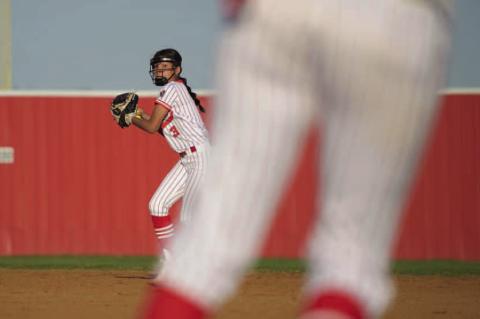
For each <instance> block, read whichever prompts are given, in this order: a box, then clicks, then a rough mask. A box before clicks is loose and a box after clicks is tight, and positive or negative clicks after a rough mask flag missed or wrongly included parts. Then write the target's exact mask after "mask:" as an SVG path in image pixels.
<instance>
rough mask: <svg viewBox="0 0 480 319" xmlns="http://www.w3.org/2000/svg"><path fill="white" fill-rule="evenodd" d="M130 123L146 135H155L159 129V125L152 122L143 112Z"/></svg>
mask: <svg viewBox="0 0 480 319" xmlns="http://www.w3.org/2000/svg"><path fill="white" fill-rule="evenodd" d="M132 123H133V124H134V125H135V126H136V127H138V128H140V129H142V130H144V131H145V132H147V133H151V134H153V133H155V132H157V131H158V129H159V128H160V123H156V121H153V120H152V117H151V116H150V115H148V114H147V113H144V112H143V111H142V112H140V114H138V115H137V116H135V117H134V118H133V119H132Z"/></svg>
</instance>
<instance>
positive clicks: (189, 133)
mask: <svg viewBox="0 0 480 319" xmlns="http://www.w3.org/2000/svg"><path fill="white" fill-rule="evenodd" d="M155 104H157V105H160V106H161V107H164V108H166V109H167V110H168V113H167V115H166V116H165V119H164V120H163V122H162V130H163V134H164V136H165V138H166V139H167V141H168V143H169V145H170V146H171V148H172V149H173V150H174V151H175V152H177V153H182V152H185V154H186V155H185V156H184V157H182V158H180V160H179V161H178V162H177V163H176V164H175V166H174V167H173V168H172V169H171V170H170V172H169V173H168V174H167V176H166V177H165V178H164V179H163V181H162V182H161V184H160V185H159V186H158V188H157V190H156V191H155V193H154V195H153V196H152V198H151V200H150V203H149V209H150V212H151V214H152V215H153V216H166V215H168V211H169V209H170V207H171V206H172V205H173V204H174V203H175V202H176V201H177V200H178V199H180V198H181V197H182V196H183V205H182V211H181V215H180V219H181V221H186V220H189V219H190V215H189V214H190V210H189V209H188V207H189V206H190V205H191V202H192V199H193V197H192V195H193V193H194V191H195V189H196V188H197V187H198V184H199V182H200V180H201V179H202V177H203V175H204V172H205V168H206V165H207V157H208V151H209V141H208V134H207V130H206V128H205V125H204V123H203V121H202V118H201V116H200V114H199V112H198V109H197V106H196V105H195V102H194V101H193V99H192V98H191V96H190V95H189V93H188V90H187V88H186V86H185V85H184V84H183V82H181V81H174V82H169V83H167V84H166V85H164V86H162V87H161V89H160V93H159V96H158V97H157V99H156V100H155ZM191 147H194V148H195V151H192V149H191ZM155 231H156V235H157V238H159V239H162V238H168V237H171V236H172V235H173V225H167V226H165V227H164V228H159V229H156V230H155Z"/></svg>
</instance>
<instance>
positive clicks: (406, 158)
mask: <svg viewBox="0 0 480 319" xmlns="http://www.w3.org/2000/svg"><path fill="white" fill-rule="evenodd" d="M249 3H250V6H249V7H247V8H246V9H247V10H248V11H247V12H246V17H245V19H244V21H240V23H239V25H238V26H237V27H236V28H235V29H234V30H231V31H230V32H228V33H227V35H225V36H224V42H223V44H222V45H223V46H222V52H221V62H220V65H219V67H218V70H219V73H220V74H219V76H220V78H219V81H218V82H219V88H218V89H219V97H218V101H217V102H218V106H217V108H216V114H215V115H216V117H215V121H214V126H213V130H212V136H213V138H214V139H213V141H212V146H213V147H212V153H211V161H210V162H211V166H210V167H211V168H212V169H210V170H208V172H207V175H206V178H205V185H204V186H202V187H201V190H200V193H199V201H198V205H195V207H193V209H194V210H195V216H194V217H193V221H192V223H191V224H190V225H186V226H185V227H183V228H181V229H180V232H179V233H178V236H177V237H176V238H175V240H173V242H172V249H173V254H174V255H175V256H176V258H175V259H174V260H172V261H171V262H170V263H168V262H167V264H166V266H165V269H164V273H163V276H162V278H161V282H162V283H163V284H164V285H167V286H170V287H172V288H173V289H176V290H177V291H180V292H181V293H183V294H185V295H186V296H188V297H189V298H190V300H194V301H196V302H198V303H199V304H200V305H203V306H205V307H207V308H212V307H216V306H218V305H219V304H220V303H222V302H223V301H225V299H226V298H227V297H228V296H230V295H231V294H232V293H233V292H234V291H235V288H236V287H237V285H238V282H239V280H240V278H241V277H242V275H243V274H244V272H245V271H246V269H247V266H248V265H249V264H250V263H251V262H252V260H253V259H254V258H255V256H256V254H257V253H258V251H259V249H260V247H261V245H262V242H263V240H264V238H265V233H266V230H267V229H268V228H269V225H270V222H271V220H272V217H273V216H272V215H273V211H274V208H275V207H276V204H277V202H278V199H279V196H280V195H281V192H282V190H283V185H284V183H285V181H286V180H287V179H288V177H289V172H290V169H291V167H292V165H293V163H294V162H295V159H296V152H297V150H298V148H299V146H300V145H302V141H303V138H304V137H305V134H306V132H307V130H308V128H309V127H310V126H311V125H312V124H315V125H318V126H320V127H321V128H322V136H323V141H322V161H321V163H319V165H321V169H320V171H321V172H322V173H323V175H322V176H321V181H322V186H321V187H320V189H321V192H322V193H319V194H318V198H319V200H320V202H319V205H317V206H318V209H319V210H320V211H321V214H320V218H319V219H317V220H316V221H315V222H314V231H313V235H312V238H311V239H310V245H309V261H310V273H309V275H308V279H307V283H306V288H305V293H306V295H310V296H312V295H316V294H319V293H321V292H322V290H325V289H329V288H336V289H340V290H342V291H345V292H346V293H349V294H350V295H352V296H354V297H356V298H357V299H358V301H359V302H360V303H361V304H362V305H363V306H364V308H365V310H366V311H367V314H368V315H369V317H376V316H378V315H379V314H380V313H382V312H383V310H384V309H385V307H386V305H387V304H388V301H389V300H390V298H391V296H392V294H393V289H392V286H391V284H390V280H389V275H388V273H389V256H390V249H391V245H392V241H393V239H394V236H395V230H396V228H397V224H398V220H399V213H400V212H401V210H402V208H403V207H402V205H403V204H404V200H405V198H406V194H407V191H408V186H409V184H410V180H411V177H412V176H413V172H414V170H415V166H416V163H417V160H418V157H419V154H420V150H421V149H422V147H423V144H424V141H425V139H426V137H427V136H428V134H427V133H428V132H429V127H430V123H431V120H432V118H433V116H434V114H435V109H436V105H435V103H434V102H435V100H436V95H437V92H438V89H439V88H440V87H441V85H442V84H443V80H444V67H445V64H446V58H447V53H448V52H447V51H448V47H449V27H448V26H447V25H446V21H445V20H443V19H442V18H439V17H437V16H436V15H435V14H434V13H433V10H431V8H429V7H427V6H425V5H422V4H421V3H422V2H421V1H400V0H362V1H358V0H335V1H333V0H315V1H314V0H298V1H275V0H256V1H251V2H249ZM292 213H295V212H292Z"/></svg>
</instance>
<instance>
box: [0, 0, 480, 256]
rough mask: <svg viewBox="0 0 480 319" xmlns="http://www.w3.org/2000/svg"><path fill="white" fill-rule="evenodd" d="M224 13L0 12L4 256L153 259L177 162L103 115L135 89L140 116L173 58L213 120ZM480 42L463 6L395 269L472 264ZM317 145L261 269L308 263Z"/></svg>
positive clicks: (111, 4)
mask: <svg viewBox="0 0 480 319" xmlns="http://www.w3.org/2000/svg"><path fill="white" fill-rule="evenodd" d="M219 11H220V10H219V7H218V6H217V1H216V0H202V1H197V0H175V1H162V0H138V1H133V0H83V1H77V0H43V1H36V0H0V45H1V47H0V89H1V90H0V255H5V256H10V255H37V254H38V255H56V254H105V255H151V254H154V253H155V242H154V236H153V232H152V227H151V225H150V218H149V214H148V209H147V204H148V200H149V198H150V196H151V195H152V194H153V192H154V190H155V188H156V187H157V185H158V184H159V183H160V181H161V180H162V178H163V177H164V176H165V174H166V173H167V172H168V170H169V169H170V168H171V167H172V166H173V165H174V163H175V162H176V160H177V159H178V157H177V155H176V154H173V153H172V152H171V151H170V149H169V148H168V146H167V145H166V143H165V141H164V140H163V139H161V138H160V137H159V136H151V135H147V134H144V133H142V132H140V131H139V130H134V129H133V130H131V129H126V130H119V128H118V127H116V125H115V124H114V123H113V122H112V119H111V117H110V114H109V111H108V106H109V103H110V101H111V98H112V97H113V96H114V95H115V94H118V93H120V92H121V91H124V90H131V89H136V90H140V91H143V94H141V103H143V106H144V107H145V108H147V110H148V108H149V107H150V106H151V104H152V102H153V95H154V91H153V90H155V87H154V86H153V85H152V83H151V80H150V78H149V76H148V68H149V59H150V58H151V56H152V55H153V53H154V52H155V51H156V50H158V49H161V48H165V47H173V48H176V49H178V50H179V51H180V52H181V54H182V55H183V59H184V64H183V67H184V71H183V75H184V76H185V77H186V78H187V79H188V80H189V84H190V85H191V87H192V88H193V89H194V90H196V91H198V92H199V93H200V94H201V97H202V101H203V103H204V104H205V106H206V107H207V109H208V110H209V111H211V110H212V108H213V107H212V106H211V101H212V98H213V97H214V90H215V87H214V64H215V57H216V50H217V43H218V37H219V35H220V34H221V31H222V28H223V22H222V20H221V17H220V12H219ZM478 30H480V1H477V0H458V1H457V13H456V24H455V26H454V42H453V50H452V58H451V65H450V73H449V77H448V86H447V88H446V89H445V90H444V91H443V92H441V95H440V103H439V107H440V108H441V112H440V115H439V119H438V123H437V124H436V126H435V130H434V133H433V134H432V137H431V143H430V144H429V146H428V147H427V149H426V150H425V156H424V161H423V162H422V165H421V167H420V170H419V173H418V176H417V178H416V180H415V183H414V187H413V189H412V194H411V199H410V201H409V203H408V204H407V205H406V207H405V210H406V215H405V222H404V226H403V227H402V229H401V233H400V235H399V237H400V238H399V242H398V245H397V248H396V250H395V256H396V257H397V258H398V259H445V258H447V259H459V260H478V259H480V245H478V242H480V235H479V234H480V232H478V229H479V228H480V182H479V181H480V164H479V163H480V161H479V160H480V152H479V146H478V145H480V143H479V142H480V130H478V127H480V63H478V57H479V56H480V39H479V36H478ZM208 114H211V112H208V113H207V117H206V121H207V123H208V121H209V117H208ZM318 138H319V137H318V133H317V132H315V131H314V130H312V133H311V135H310V138H309V140H308V141H307V143H306V146H305V150H304V152H303V153H302V154H300V156H299V162H298V163H299V164H298V169H297V171H296V172H295V174H294V176H293V177H292V180H291V183H290V184H289V185H287V188H286V191H285V195H284V197H283V200H282V202H281V203H279V206H278V211H279V214H278V218H277V221H276V223H275V226H274V228H273V229H272V231H271V235H270V237H269V239H268V241H267V243H266V244H265V248H264V256H268V257H285V258H296V257H301V256H302V255H303V246H302V245H303V242H304V239H305V236H306V233H307V231H306V230H308V225H309V219H310V218H311V215H312V212H313V194H314V190H315V187H316V184H315V181H314V179H313V177H312V176H314V175H315V172H314V170H315V168H314V158H315V156H314V154H316V153H315V145H316V142H317V141H318ZM126 190H127V191H128V193H127V194H126V193H125V192H126ZM174 211H178V205H177V206H176V207H175V209H174Z"/></svg>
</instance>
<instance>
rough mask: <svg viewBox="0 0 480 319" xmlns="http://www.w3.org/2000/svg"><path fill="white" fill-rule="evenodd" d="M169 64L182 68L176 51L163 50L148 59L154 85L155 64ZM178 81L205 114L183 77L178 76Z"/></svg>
mask: <svg viewBox="0 0 480 319" xmlns="http://www.w3.org/2000/svg"><path fill="white" fill-rule="evenodd" d="M165 61H167V62H171V63H172V64H173V66H175V67H177V66H179V67H180V68H182V56H181V55H180V53H178V51H177V50H175V49H163V50H160V51H157V52H156V53H155V54H154V55H153V58H151V59H150V76H151V77H152V80H153V82H154V83H155V77H154V75H153V74H154V73H153V70H154V69H155V64H157V63H159V62H165ZM180 72H181V71H180ZM178 78H179V80H181V81H182V82H183V84H185V86H186V87H187V90H188V94H190V96H191V97H192V99H193V101H194V102H195V105H196V106H197V107H198V109H199V110H200V112H203V113H205V108H204V107H203V106H202V104H201V103H200V100H199V99H198V97H197V94H196V93H194V92H193V91H192V88H191V87H190V86H189V85H188V84H187V79H186V78H184V77H181V76H179V77H178Z"/></svg>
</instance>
